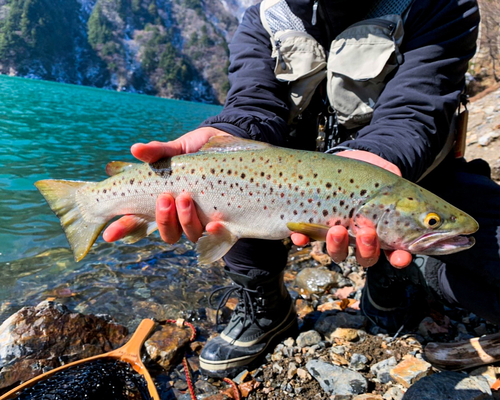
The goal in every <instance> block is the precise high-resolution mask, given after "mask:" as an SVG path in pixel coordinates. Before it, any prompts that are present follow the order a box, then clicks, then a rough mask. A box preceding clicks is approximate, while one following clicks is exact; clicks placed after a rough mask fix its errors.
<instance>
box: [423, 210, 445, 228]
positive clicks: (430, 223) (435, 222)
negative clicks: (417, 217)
mask: <svg viewBox="0 0 500 400" xmlns="http://www.w3.org/2000/svg"><path fill="white" fill-rule="evenodd" d="M424 225H425V226H426V227H427V228H431V229H436V228H438V227H439V226H440V225H441V217H440V216H439V215H437V214H436V213H429V214H427V215H426V216H425V219H424Z"/></svg>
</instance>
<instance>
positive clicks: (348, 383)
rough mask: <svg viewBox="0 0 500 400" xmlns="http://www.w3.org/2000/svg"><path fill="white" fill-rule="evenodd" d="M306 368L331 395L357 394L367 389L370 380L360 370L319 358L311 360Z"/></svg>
mask: <svg viewBox="0 0 500 400" xmlns="http://www.w3.org/2000/svg"><path fill="white" fill-rule="evenodd" d="M306 368H307V370H308V371H309V373H310V374H311V375H312V376H313V377H314V378H315V379H316V380H317V381H318V382H319V384H320V385H321V387H322V388H323V390H324V391H325V392H326V393H328V394H330V395H355V394H362V393H365V392H366V390H367V386H368V382H367V381H366V379H365V377H364V376H363V375H361V374H360V373H359V372H356V371H351V370H349V369H346V368H341V367H338V366H336V365H332V364H329V363H326V362H324V361H319V360H311V361H309V362H308V363H307V364H306Z"/></svg>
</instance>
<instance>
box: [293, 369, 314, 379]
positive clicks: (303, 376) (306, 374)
mask: <svg viewBox="0 0 500 400" xmlns="http://www.w3.org/2000/svg"><path fill="white" fill-rule="evenodd" d="M297 376H298V377H299V379H300V380H301V381H303V382H309V381H310V380H311V379H312V376H311V375H310V374H309V372H307V371H306V370H305V369H304V368H297Z"/></svg>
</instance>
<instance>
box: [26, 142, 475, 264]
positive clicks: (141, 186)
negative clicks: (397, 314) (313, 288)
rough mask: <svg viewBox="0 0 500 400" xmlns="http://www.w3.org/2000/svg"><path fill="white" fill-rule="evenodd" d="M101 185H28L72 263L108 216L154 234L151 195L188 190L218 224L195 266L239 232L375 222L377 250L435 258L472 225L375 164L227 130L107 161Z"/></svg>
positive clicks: (313, 233) (276, 234) (458, 245)
mask: <svg viewBox="0 0 500 400" xmlns="http://www.w3.org/2000/svg"><path fill="white" fill-rule="evenodd" d="M107 171H108V173H109V174H111V175H112V176H111V177H110V178H108V179H106V180H104V181H102V182H80V181H64V180H42V181H38V182H36V183H35V185H36V187H37V188H38V189H39V190H40V192H41V193H42V194H43V196H44V197H45V199H46V200H47V202H48V203H49V205H50V207H51V208H52V210H53V211H54V212H55V213H56V215H57V216H58V217H59V218H60V220H61V225H62V227H63V229H64V231H65V234H66V236H67V238H68V241H69V243H70V245H71V248H72V250H73V253H74V256H75V259H76V260H77V261H79V260H81V259H82V258H83V257H85V255H86V254H87V253H88V251H89V249H90V247H91V246H92V244H93V243H94V242H95V240H96V239H97V237H98V236H99V234H100V233H101V231H102V230H103V228H104V227H105V226H106V224H107V223H108V222H109V221H110V220H111V219H112V218H114V217H115V216H119V215H125V214H134V215H136V216H138V217H139V218H140V219H141V224H140V226H139V227H138V228H137V230H136V231H134V232H133V233H131V234H130V235H129V236H128V237H126V238H124V240H125V241H126V242H130V243H132V242H135V241H137V240H139V239H141V238H143V237H145V236H146V235H148V234H150V233H151V232H153V231H154V230H155V229H156V228H157V226H156V222H155V206H156V198H157V197H158V195H159V194H160V193H163V192H169V193H171V194H172V195H173V196H174V197H175V196H177V195H179V194H180V193H182V192H187V193H189V194H190V195H191V196H192V198H193V200H194V202H195V204H196V208H197V211H198V215H199V217H200V220H201V221H202V223H203V224H207V223H208V222H210V221H214V220H218V221H221V223H222V224H223V228H222V229H220V230H219V231H218V232H217V233H215V234H205V235H204V236H202V237H201V238H200V239H199V241H198V243H197V252H198V254H199V262H200V264H208V263H211V262H213V261H216V260H218V259H219V258H221V257H222V256H224V254H226V253H227V252H228V251H229V249H230V248H231V247H232V246H233V245H234V243H235V242H236V241H237V240H238V239H240V238H260V239H283V238H285V237H287V236H289V235H290V234H291V232H292V231H293V232H300V233H304V234H306V235H308V236H309V237H311V238H312V239H314V240H325V238H326V232H327V230H328V228H329V227H331V226H333V225H343V226H345V227H346V228H347V229H348V231H349V233H350V235H351V236H352V237H355V236H356V232H357V230H358V229H359V228H361V227H364V226H371V227H375V228H376V230H377V234H378V237H379V240H380V244H381V248H382V249H386V250H393V249H402V250H406V251H409V252H410V253H413V254H427V255H442V254H449V253H454V252H457V251H460V250H465V249H468V248H470V247H471V246H472V245H473V244H474V239H473V238H472V237H467V236H463V235H470V234H472V233H474V232H475V231H476V230H477V229H478V228H479V226H478V224H477V222H476V221H475V220H474V219H473V218H472V217H470V216H469V215H467V214H466V213H464V212H462V211H460V210H459V209H457V208H455V207H454V206H452V205H451V204H449V203H447V202H445V201H444V200H442V199H440V198H439V197H437V196H435V195H434V194H432V193H430V192H429V191H427V190H425V189H423V188H421V187H419V186H418V185H416V184H414V183H411V182H409V181H407V180H405V179H403V178H401V177H399V176H397V175H395V174H393V173H390V172H388V171H386V170H384V169H382V168H379V167H376V166H374V165H371V164H368V163H364V162H361V161H357V160H352V159H348V158H344V157H339V156H335V155H328V154H323V153H317V152H309V151H301V150H291V149H285V148H280V147H275V146H272V145H270V144H267V143H261V142H256V141H250V140H244V139H239V138H234V137H230V136H216V137H213V138H212V139H211V140H210V141H209V142H208V143H207V144H206V145H205V146H204V147H203V148H202V149H201V150H200V151H199V152H198V153H193V154H185V155H181V156H176V157H172V158H167V159H163V160H160V161H158V162H156V163H153V164H130V163H119V162H115V163H110V164H108V167H107Z"/></svg>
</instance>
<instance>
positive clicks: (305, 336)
mask: <svg viewBox="0 0 500 400" xmlns="http://www.w3.org/2000/svg"><path fill="white" fill-rule="evenodd" d="M319 342H321V335H320V334H319V333H318V332H316V331H315V330H310V331H307V332H302V333H301V334H300V335H299V336H298V337H297V346H298V347H300V348H304V347H308V346H313V345H315V344H318V343H319Z"/></svg>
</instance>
